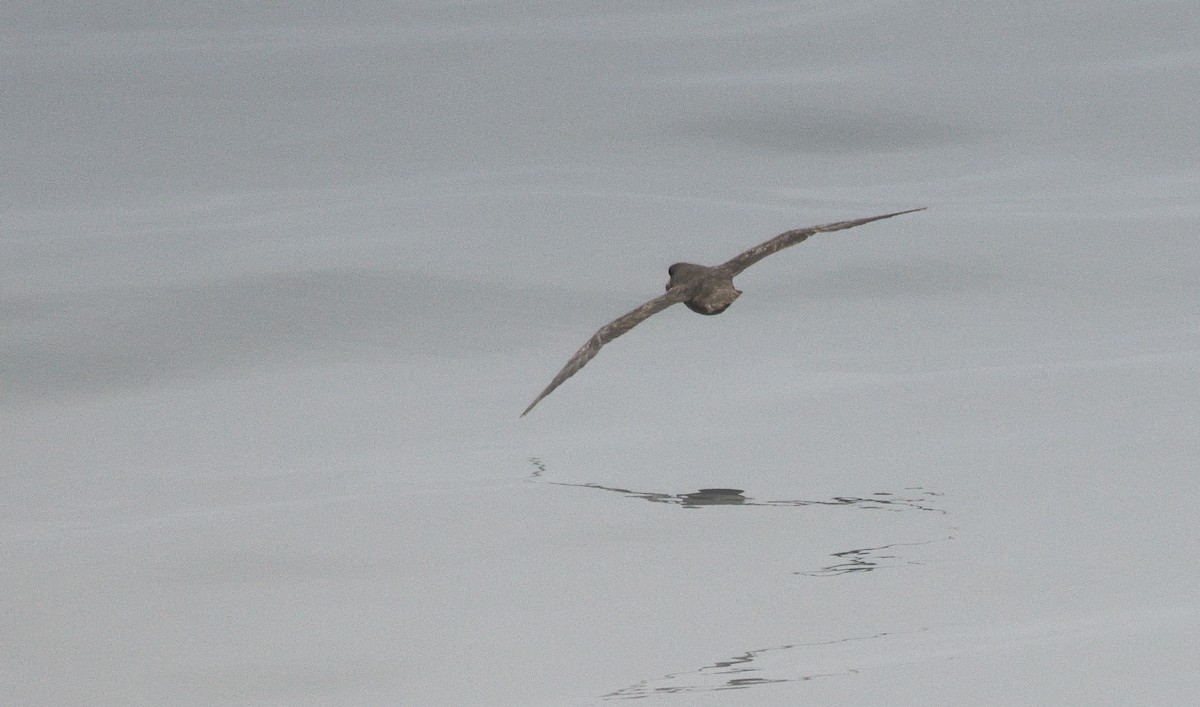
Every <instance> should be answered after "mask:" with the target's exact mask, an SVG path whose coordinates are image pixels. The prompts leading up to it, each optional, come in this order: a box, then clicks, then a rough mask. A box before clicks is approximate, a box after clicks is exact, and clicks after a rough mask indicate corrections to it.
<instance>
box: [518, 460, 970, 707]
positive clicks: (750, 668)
mask: <svg viewBox="0 0 1200 707" xmlns="http://www.w3.org/2000/svg"><path fill="white" fill-rule="evenodd" d="M529 463H530V464H532V465H533V467H534V471H533V473H531V474H530V476H529V477H528V478H527V481H529V482H531V483H539V484H549V485H553V486H569V487H574V488H583V489H593V490H596V491H606V492H609V493H616V494H620V495H622V496H625V497H628V498H634V499H640V500H643V501H649V502H651V503H661V504H666V505H674V506H679V507H681V508H688V509H698V508H707V507H711V506H746V507H773V508H788V507H791V508H801V507H806V506H826V507H830V506H832V507H844V508H853V509H859V510H866V511H890V512H896V513H900V512H921V513H933V514H938V515H943V516H944V515H947V511H945V510H944V509H942V508H939V507H938V503H939V502H940V501H941V499H942V494H941V493H939V492H936V491H929V490H927V489H924V488H922V487H919V486H910V487H906V488H904V489H902V491H901V492H899V493H893V492H889V491H879V492H875V493H872V494H869V495H866V496H852V495H847V496H832V497H830V498H822V499H760V498H756V497H753V496H748V495H746V492H745V491H744V490H742V489H734V488H702V489H698V490H696V491H688V492H684V493H664V492H660V491H638V490H634V489H624V488H618V487H614V486H604V485H602V484H596V483H584V484H581V483H570V482H565V481H550V480H547V479H546V478H545V475H546V471H547V467H546V464H545V462H544V461H543V460H542V459H540V458H538V457H531V458H530V459H529ZM956 530H957V528H949V529H946V530H944V531H942V533H941V534H939V536H938V537H934V538H930V539H927V540H920V541H915V542H896V543H888V544H884V545H877V546H872V547H861V548H854V549H851V550H842V551H839V552H834V553H830V557H832V558H834V559H835V560H836V561H835V562H833V563H831V564H828V565H825V566H823V567H819V568H817V569H812V570H797V571H794V572H792V574H793V575H797V576H803V577H816V578H821V577H842V576H846V575H854V574H859V573H865V572H871V571H874V570H879V569H884V568H889V567H912V566H920V565H922V564H923V563H922V562H920V561H918V560H913V559H906V558H904V557H903V556H901V555H900V553H899V551H898V550H897V548H904V547H915V546H920V545H929V544H932V543H939V542H945V541H948V540H953V539H954V538H955V536H954V532H955V531H956ZM921 630H924V629H921ZM892 633H894V632H892V631H881V632H879V633H876V634H874V635H869V636H852V637H847V638H837V639H832V640H826V641H817V642H810V643H791V644H787V645H781V646H772V647H769V648H759V649H755V650H750V651H745V652H743V653H741V654H738V655H735V656H733V657H730V658H726V659H722V660H718V661H715V662H713V663H712V664H710V665H706V666H703V667H701V668H696V669H692V670H685V671H681V672H677V673H670V674H667V675H663V676H660V677H658V678H653V679H647V680H643V681H641V682H638V683H637V684H634V685H630V686H629V687H625V688H622V689H620V690H616V691H614V692H610V693H608V694H606V695H603V696H602V697H601V699H602V700H605V701H608V700H635V699H642V698H646V697H654V696H662V695H668V694H690V693H701V692H710V691H723V690H740V689H747V688H750V687H755V686H758V685H769V684H775V683H789V682H791V683H798V682H808V681H811V680H815V679H818V678H829V677H836V676H851V675H855V674H857V673H858V672H859V671H858V670H857V669H854V668H847V669H845V670H842V671H839V672H818V673H811V674H808V673H798V674H791V675H787V676H784V677H768V676H766V675H759V676H756V675H751V674H752V673H756V672H762V671H763V670H764V668H760V667H758V666H756V665H755V662H756V661H757V660H758V659H759V658H761V657H763V656H764V655H766V654H774V653H779V652H784V651H804V650H819V648H820V647H821V646H826V645H833V644H839V643H846V642H851V641H872V640H878V639H883V638H884V637H886V636H889V635H891V634H892Z"/></svg>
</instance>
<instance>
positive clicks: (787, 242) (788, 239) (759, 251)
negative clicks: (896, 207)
mask: <svg viewBox="0 0 1200 707" xmlns="http://www.w3.org/2000/svg"><path fill="white" fill-rule="evenodd" d="M925 208H926V207H924V206H922V207H921V208H919V209H909V210H907V211H897V212H895V213H891V214H884V215H882V216H870V217H868V218H858V219H854V220H853V221H838V222H837V223H827V224H824V225H822V226H810V227H809V228H798V229H796V230H794V231H787V232H786V233H781V234H779V235H778V236H775V237H774V238H772V239H771V240H769V241H767V242H766V243H760V244H758V245H756V246H754V247H753V248H751V249H750V250H747V251H745V252H743V253H739V254H738V255H736V256H734V257H733V258H732V259H731V260H729V261H728V262H725V263H722V264H721V265H718V266H717V268H716V269H717V270H720V271H721V274H723V275H725V276H726V277H733V276H734V275H737V274H738V273H740V272H742V271H743V270H745V269H746V268H748V267H750V266H751V265H753V264H755V263H757V262H758V261H760V260H762V259H763V258H765V257H767V256H768V255H770V254H772V253H777V252H779V251H781V250H783V249H784V248H787V247H788V246H793V245H796V244H797V243H799V242H800V241H802V240H804V239H805V238H808V237H809V236H811V235H813V234H814V233H827V232H829V231H841V230H843V229H846V228H854V227H855V226H861V225H863V224H864V223H870V222H872V221H878V220H880V219H885V218H891V217H893V216H899V215H900V214H911V213H912V212H914V211H924V210H925Z"/></svg>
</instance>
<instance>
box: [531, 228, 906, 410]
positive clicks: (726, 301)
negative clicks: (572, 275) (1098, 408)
mask: <svg viewBox="0 0 1200 707" xmlns="http://www.w3.org/2000/svg"><path fill="white" fill-rule="evenodd" d="M923 210H924V207H922V208H920V209H908V210H907V211H896V212H894V213H890V214H883V215H882V216H869V217H867V218H860V219H855V220H853V221H839V222H837V223H828V224H825V225H822V226H812V227H809V228H800V229H796V230H794V231H787V232H785V233H781V234H779V235H778V236H775V237H774V238H772V239H771V240H769V241H766V242H764V243H760V244H759V245H756V246H754V247H753V248H751V249H749V250H747V251H743V252H742V253H739V254H738V255H737V256H735V257H734V258H732V259H731V260H729V261H727V262H724V263H722V264H720V265H715V266H708V265H696V264H695V263H675V264H674V265H672V266H671V267H670V268H668V269H667V273H668V275H669V276H670V279H669V280H668V281H667V291H666V294H663V295H660V296H658V297H655V298H654V299H652V300H649V301H648V302H644V303H642V305H641V306H639V307H637V308H636V309H634V310H633V311H631V312H629V313H627V314H625V315H624V316H622V317H619V318H617V319H615V320H613V321H611V322H609V323H608V324H605V325H604V326H602V327H600V329H599V330H597V331H596V333H595V334H592V338H590V339H588V341H587V343H585V344H584V345H583V346H582V347H580V349H579V350H578V351H576V352H575V355H574V356H572V357H571V359H570V360H569V361H567V365H565V366H563V369H562V370H561V371H559V372H558V375H557V376H555V377H554V380H552V381H550V385H548V386H546V388H545V390H543V391H542V392H541V394H539V395H538V396H537V397H536V398H534V401H533V402H532V403H530V404H529V407H527V408H525V412H523V413H521V416H522V417H524V416H525V415H527V414H528V413H529V411H530V410H532V409H533V407H534V406H535V405H537V404H538V403H539V402H541V400H542V398H544V397H546V396H547V395H549V394H550V392H551V391H553V390H554V389H555V388H557V387H558V386H559V385H562V382H563V381H565V380H566V379H568V378H570V377H571V376H573V375H575V373H576V372H578V371H579V369H580V368H583V366H584V364H586V363H587V362H588V361H590V360H592V358H593V357H594V356H595V355H596V354H597V353H598V352H599V351H600V347H602V346H604V345H605V344H607V343H608V342H610V341H612V340H613V339H615V338H617V337H618V336H620V335H622V334H624V333H625V332H627V331H629V330H630V329H632V328H633V327H635V326H637V325H638V324H640V323H641V322H643V321H645V320H646V319H648V318H649V317H650V316H651V315H654V314H656V313H658V312H661V311H662V310H664V309H666V308H667V307H670V306H671V305H673V304H679V303H680V302H682V303H683V304H684V305H686V306H687V308H688V309H690V310H692V311H693V312H697V313H699V314H710V315H711V314H720V313H721V312H724V311H725V310H726V309H728V308H729V305H731V304H733V301H734V300H736V299H737V298H738V296H740V295H741V294H742V291H741V290H739V289H737V288H736V287H734V286H733V278H734V276H736V275H738V274H739V273H741V272H742V271H743V270H745V269H746V268H748V267H750V266H751V265H753V264H755V263H757V262H758V261H760V260H762V259H763V258H765V257H767V256H768V255H771V254H772V253H777V252H779V251H781V250H783V249H784V248H787V247H788V246H793V245H796V244H797V243H799V242H801V241H803V240H804V239H806V238H808V237H809V236H811V235H813V234H815V233H827V232H829V231H841V230H844V229H847V228H854V227H855V226H861V225H863V224H864V223H870V222H872V221H879V220H881V219H885V218H891V217H892V216H899V215H901V214H910V213H912V212H914V211H923Z"/></svg>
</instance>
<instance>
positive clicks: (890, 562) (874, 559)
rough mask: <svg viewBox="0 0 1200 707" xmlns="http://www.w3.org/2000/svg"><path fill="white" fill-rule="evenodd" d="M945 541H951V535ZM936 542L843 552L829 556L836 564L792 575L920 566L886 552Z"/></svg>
mask: <svg viewBox="0 0 1200 707" xmlns="http://www.w3.org/2000/svg"><path fill="white" fill-rule="evenodd" d="M944 539H945V540H953V539H954V536H953V535H951V536H949V537H947V538H944ZM932 542H938V541H937V540H922V541H920V542H914V543H892V544H890V545H880V546H879V547H863V548H859V549H857V550H844V551H842V552H835V553H833V554H832V555H831V556H832V557H836V558H838V560H839V561H838V562H836V563H834V564H832V565H828V566H826V567H822V568H821V569H819V570H812V571H810V572H795V573H793V574H799V575H804V576H805V577H833V576H835V575H839V574H849V573H851V572H870V571H871V570H877V569H880V568H883V567H901V566H904V565H920V564H921V563H920V562H918V561H917V560H905V559H904V558H902V557H900V556H899V555H896V554H895V553H891V552H886V551H887V550H890V549H891V548H894V547H912V546H914V545H928V544H929V543H932Z"/></svg>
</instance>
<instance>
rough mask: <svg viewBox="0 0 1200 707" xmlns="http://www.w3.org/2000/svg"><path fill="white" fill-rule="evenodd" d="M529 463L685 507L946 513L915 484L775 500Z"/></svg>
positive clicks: (537, 477) (539, 471) (538, 475)
mask: <svg viewBox="0 0 1200 707" xmlns="http://www.w3.org/2000/svg"><path fill="white" fill-rule="evenodd" d="M529 463H530V464H532V465H533V467H534V472H533V473H532V474H530V476H529V479H530V480H531V481H536V482H538V483H543V484H551V485H554V486H572V487H575V488H585V489H596V490H598V491H610V492H612V493H619V494H621V495H623V496H629V497H631V498H640V499H642V500H644V501H650V502H651V503H667V504H672V505H677V506H682V507H684V508H701V507H704V506H793V507H798V506H853V507H856V508H861V509H863V510H883V511H905V510H917V511H930V512H933V513H943V514H944V513H945V511H943V510H942V509H940V508H935V507H934V506H933V504H934V503H936V502H937V500H938V499H939V498H940V497H941V495H942V494H940V493H937V492H936V491H926V490H925V489H923V488H921V487H920V486H911V487H908V488H905V489H904V491H903V493H900V494H896V493H890V492H887V491H879V492H876V493H873V494H871V495H870V496H834V497H832V498H827V499H819V500H814V499H787V500H771V499H758V498H754V497H751V496H747V495H745V494H746V492H745V491H743V490H742V489H732V488H708V489H699V490H697V491H689V492H685V493H663V492H659V491H636V490H633V489H623V488H617V487H615V486H603V485H601V484H575V483H568V482H565V481H546V480H544V479H543V478H542V477H543V475H544V474H545V473H546V463H545V462H544V461H542V460H541V459H539V458H538V457H531V458H530V459H529Z"/></svg>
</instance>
